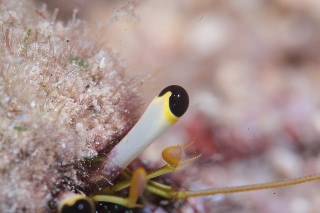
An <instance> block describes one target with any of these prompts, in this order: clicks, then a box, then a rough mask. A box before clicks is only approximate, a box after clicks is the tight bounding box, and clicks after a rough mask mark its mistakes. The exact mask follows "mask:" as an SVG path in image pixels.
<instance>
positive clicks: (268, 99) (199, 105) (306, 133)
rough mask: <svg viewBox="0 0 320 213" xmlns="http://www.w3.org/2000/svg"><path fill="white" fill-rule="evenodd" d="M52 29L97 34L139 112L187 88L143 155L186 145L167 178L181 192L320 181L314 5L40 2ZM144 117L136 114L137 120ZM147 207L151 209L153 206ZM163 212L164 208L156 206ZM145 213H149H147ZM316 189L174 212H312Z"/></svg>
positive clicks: (152, 157) (319, 20)
mask: <svg viewBox="0 0 320 213" xmlns="http://www.w3.org/2000/svg"><path fill="white" fill-rule="evenodd" d="M38 3H39V4H43V3H45V4H47V7H48V9H49V10H51V11H54V10H55V8H59V11H58V13H57V19H58V20H61V21H64V22H66V21H68V20H69V19H71V18H72V15H73V14H75V13H74V12H73V11H74V9H77V13H76V17H80V18H82V19H85V20H87V21H88V27H89V28H92V29H98V30H99V32H100V34H99V35H97V36H96V37H97V40H99V41H100V42H101V44H102V45H106V46H108V47H110V48H111V49H112V50H113V51H115V52H117V53H119V57H121V58H122V59H123V61H125V63H126V64H127V73H128V74H129V75H133V76H138V77H139V78H141V79H143V80H144V84H143V85H142V86H141V93H142V94H143V96H144V97H145V103H146V105H147V104H148V103H149V101H150V100H151V99H152V98H153V97H154V96H155V95H157V94H158V93H159V92H160V91H161V90H162V88H164V87H165V86H167V85H170V84H178V85H181V86H183V87H184V88H185V89H186V90H187V91H188V92H189V94H190V106H189V110H188V112H187V113H186V115H184V116H183V118H182V119H181V120H180V121H179V122H178V123H177V124H176V126H175V127H174V128H172V129H171V130H170V131H169V132H168V133H167V134H165V135H164V136H163V137H161V138H160V139H159V140H158V141H157V142H156V143H155V144H154V145H152V146H151V147H150V148H149V149H148V150H146V151H145V152H144V154H143V155H142V156H141V160H143V161H144V162H145V163H146V164H148V165H150V167H151V168H152V167H157V166H159V165H162V164H164V162H163V161H162V159H161V153H160V152H159V150H162V149H164V148H165V147H167V146H172V145H178V144H187V143H190V142H191V141H193V140H195V143H194V144H193V145H192V146H191V147H190V148H189V149H188V151H187V155H188V156H190V157H191V156H195V155H197V154H202V157H201V158H200V159H199V160H197V162H195V163H193V164H191V165H189V166H187V167H185V168H182V169H180V170H179V171H176V172H174V173H173V174H172V176H170V178H172V180H173V181H174V182H175V183H176V184H178V185H179V186H180V187H182V188H185V189H207V188H217V187H225V186H235V185H243V184H253V183H263V182H270V181H274V180H282V179H288V178H293V177H299V176H305V175H309V174H314V173H320V165H319V164H320V139H319V136H320V110H319V107H320V97H319V94H318V91H319V89H320V83H319V82H320V72H319V67H320V1H317V0H309V1H298V0H279V1H272V0H229V1H211V0H203V1H191V0H185V1H171V0H162V1H157V0H150V1H105V0H104V1H103V0H94V1H85V0H71V1H67V2H66V1H63V0H55V1H49V0H47V1H45V0H43V1H40V0H38ZM143 109H144V108H143V107H142V110H143ZM150 208H151V207H150ZM152 208H153V210H154V211H155V212H163V211H165V210H164V209H165V208H162V207H161V205H159V206H153V207H152ZM145 211H147V208H146V210H145ZM319 211H320V186H319V182H313V183H306V184H303V185H299V186H292V187H284V188H281V189H271V190H262V191H257V192H245V193H237V194H233V195H219V196H209V197H201V198H192V199H188V200H187V201H186V202H183V204H176V205H175V207H174V209H172V212H214V213H222V212H223V213H229V212H230V213H233V212H238V213H244V212H246V213H251V212H260V213H278V212H282V213H317V212H319Z"/></svg>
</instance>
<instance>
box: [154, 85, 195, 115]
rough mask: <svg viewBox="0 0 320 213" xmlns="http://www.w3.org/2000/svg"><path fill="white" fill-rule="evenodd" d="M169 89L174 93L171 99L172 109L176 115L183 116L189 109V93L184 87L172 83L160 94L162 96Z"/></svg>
mask: <svg viewBox="0 0 320 213" xmlns="http://www.w3.org/2000/svg"><path fill="white" fill-rule="evenodd" d="M169 91H170V92H171V93H172V95H171V96H170V99H169V105H170V110H171V112H172V113H173V114H174V115H175V116H177V117H181V116H182V115H183V114H184V113H185V112H186V111H187V109H188V106H189V95H188V93H187V91H186V90H185V89H184V88H183V87H181V86H178V85H171V86H168V87H166V88H164V89H163V90H162V91H161V92H160V94H159V95H158V96H159V97H161V96H163V95H164V94H166V93H167V92H169Z"/></svg>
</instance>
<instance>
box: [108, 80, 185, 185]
mask: <svg viewBox="0 0 320 213" xmlns="http://www.w3.org/2000/svg"><path fill="white" fill-rule="evenodd" d="M188 104H189V98H188V94H187V92H186V91H185V90H184V89H183V88H182V87H180V86H176V85H173V86H169V87H167V88H165V89H164V90H163V91H162V92H161V93H160V95H159V96H157V97H155V98H154V99H153V100H152V102H151V103H150V105H149V106H148V108H147V109H146V111H145V112H144V113H143V115H142V116H141V118H140V119H139V121H138V122H137V123H136V125H135V126H134V127H133V128H132V129H131V130H130V132H129V133H128V134H127V135H126V136H125V137H124V138H123V139H122V140H121V141H120V142H119V143H118V144H117V145H116V146H115V147H114V148H113V149H112V151H111V152H110V154H109V155H108V159H107V160H106V161H105V163H106V164H105V166H104V168H103V170H102V175H103V176H105V177H106V178H107V179H108V180H109V181H110V182H111V181H112V180H113V179H114V178H115V177H117V176H118V174H119V172H120V171H121V170H122V169H123V168H125V167H127V166H128V165H129V164H130V163H131V162H132V161H133V160H134V159H135V158H137V157H138V155H140V154H141V152H142V151H143V150H145V149H146V148H147V147H148V146H149V145H150V144H151V143H153V142H154V141H155V140H156V139H157V138H158V137H159V136H160V135H161V134H162V133H163V132H164V131H165V130H167V129H168V128H169V127H171V126H172V125H173V124H174V123H175V122H176V121H178V119H179V117H180V116H182V115H183V114H184V112H185V111H186V110H187V108H188Z"/></svg>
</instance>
